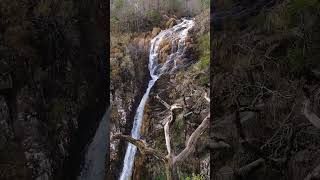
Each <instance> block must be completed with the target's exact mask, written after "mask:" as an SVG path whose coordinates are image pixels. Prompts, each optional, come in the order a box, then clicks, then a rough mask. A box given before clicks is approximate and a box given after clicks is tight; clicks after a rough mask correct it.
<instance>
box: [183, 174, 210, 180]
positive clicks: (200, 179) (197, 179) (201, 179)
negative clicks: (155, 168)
mask: <svg viewBox="0 0 320 180" xmlns="http://www.w3.org/2000/svg"><path fill="white" fill-rule="evenodd" d="M180 180H205V176H204V175H203V174H195V173H192V175H191V177H189V176H186V177H184V178H180Z"/></svg>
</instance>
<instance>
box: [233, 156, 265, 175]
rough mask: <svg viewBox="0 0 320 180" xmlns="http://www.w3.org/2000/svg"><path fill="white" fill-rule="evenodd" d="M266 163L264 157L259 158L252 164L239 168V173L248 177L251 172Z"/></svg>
mask: <svg viewBox="0 0 320 180" xmlns="http://www.w3.org/2000/svg"><path fill="white" fill-rule="evenodd" d="M264 163H265V161H264V159H262V158H260V159H257V160H255V161H253V162H251V163H250V164H247V165H245V166H243V167H241V168H240V169H239V170H238V175H239V176H241V177H246V176H248V174H249V173H251V172H252V171H254V170H256V169H257V168H259V167H260V166H262V165H263V164H264Z"/></svg>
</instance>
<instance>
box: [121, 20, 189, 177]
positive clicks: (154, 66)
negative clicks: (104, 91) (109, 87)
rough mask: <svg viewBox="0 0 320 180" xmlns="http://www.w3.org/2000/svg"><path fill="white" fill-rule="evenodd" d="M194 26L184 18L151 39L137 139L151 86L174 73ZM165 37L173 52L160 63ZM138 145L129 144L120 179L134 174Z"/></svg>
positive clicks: (135, 129)
mask: <svg viewBox="0 0 320 180" xmlns="http://www.w3.org/2000/svg"><path fill="white" fill-rule="evenodd" d="M193 26H194V21H193V20H187V19H182V22H181V23H179V24H177V25H175V26H173V27H172V28H169V29H166V30H163V31H161V32H160V33H159V34H158V35H157V36H156V37H154V38H153V39H152V40H151V47H150V53H149V65H148V68H149V72H150V76H151V80H150V81H149V83H148V88H147V90H146V92H145V93H144V95H143V97H142V99H141V101H140V104H139V106H138V108H137V110H136V114H135V116H134V123H133V128H132V131H131V137H133V138H135V139H139V138H140V128H141V124H142V118H143V112H144V106H145V104H146V101H147V100H148V97H149V93H150V90H151V88H152V87H153V86H154V84H155V82H156V81H157V80H158V79H159V77H160V76H161V75H162V74H165V73H172V72H174V71H175V70H176V69H177V68H178V65H177V62H176V60H177V59H179V58H182V56H183V55H184V53H185V49H186V48H185V39H186V37H187V35H188V32H189V30H190V29H191V28H192V27H193ZM164 39H170V40H171V43H172V48H171V54H170V55H169V56H168V59H167V60H166V62H165V63H163V64H159V63H158V58H159V51H160V44H161V42H162V41H163V40H164ZM177 40H178V46H176V45H175V42H176V41H177ZM136 151H137V147H136V146H134V145H132V144H131V143H129V144H128V147H127V151H126V154H125V158H124V162H123V169H122V172H121V175H120V180H128V179H130V178H131V176H132V167H133V162H134V158H135V154H136Z"/></svg>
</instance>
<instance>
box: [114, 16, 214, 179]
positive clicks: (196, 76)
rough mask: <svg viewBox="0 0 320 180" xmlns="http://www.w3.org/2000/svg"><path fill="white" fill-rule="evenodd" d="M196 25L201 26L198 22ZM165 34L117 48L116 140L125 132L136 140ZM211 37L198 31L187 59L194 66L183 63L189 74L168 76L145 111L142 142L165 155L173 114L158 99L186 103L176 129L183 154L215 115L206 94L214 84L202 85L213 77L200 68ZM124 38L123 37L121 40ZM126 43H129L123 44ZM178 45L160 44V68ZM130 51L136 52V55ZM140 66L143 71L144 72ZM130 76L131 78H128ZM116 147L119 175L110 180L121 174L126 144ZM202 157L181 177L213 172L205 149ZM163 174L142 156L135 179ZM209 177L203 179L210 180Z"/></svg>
mask: <svg viewBox="0 0 320 180" xmlns="http://www.w3.org/2000/svg"><path fill="white" fill-rule="evenodd" d="M207 20H208V19H207ZM176 21H178V20H177V19H175V18H168V19H166V20H165V21H164V23H163V26H160V27H161V28H163V29H165V28H169V27H172V26H173V25H174V24H176ZM207 22H209V21H207ZM196 23H200V22H198V21H197V22H196ZM160 30H161V29H160V28H153V30H152V31H150V32H148V33H143V34H140V35H135V36H132V37H129V38H125V41H124V40H122V39H121V40H119V42H116V41H115V43H114V44H113V45H112V48H113V49H111V51H112V52H113V55H112V56H111V64H112V76H111V78H112V85H113V88H114V90H113V91H112V92H113V93H112V96H113V110H114V111H113V114H112V119H113V121H112V123H113V125H112V126H113V128H112V129H111V134H114V133H119V132H121V133H124V134H130V132H131V128H132V122H133V116H134V114H135V110H136V106H137V105H138V103H139V102H140V100H141V97H142V95H143V93H144V92H145V88H146V85H147V82H148V78H149V76H150V75H149V71H148V68H147V65H148V54H149V46H150V39H151V38H153V37H155V36H156V35H157V34H158V33H159V32H160ZM205 33H208V30H203V31H202V32H200V31H199V30H198V29H196V30H195V31H193V32H192V35H191V36H190V37H188V38H187V40H186V43H187V45H186V46H187V51H186V56H185V58H187V59H188V61H184V60H181V61H180V62H181V63H185V62H191V63H189V64H185V65H186V66H185V68H182V69H180V70H179V72H178V73H177V74H172V75H163V76H162V77H161V78H160V79H159V80H158V81H157V82H156V85H155V86H154V87H153V89H152V90H151V94H150V97H149V100H148V102H147V104H146V107H145V112H144V119H143V124H142V128H141V135H142V139H144V140H146V141H147V143H148V144H149V145H150V146H152V147H154V148H156V149H159V150H161V151H164V152H165V143H164V134H163V125H164V120H165V118H166V115H168V114H166V108H165V107H164V106H163V105H162V104H161V103H160V102H159V100H158V99H157V98H156V96H160V97H161V98H163V99H164V100H165V101H166V102H167V103H169V104H174V103H180V104H182V105H183V106H184V110H183V111H181V112H180V113H179V115H178V119H177V120H176V121H177V122H176V126H174V127H172V129H173V133H174V139H173V144H174V145H173V146H174V147H175V151H177V152H179V151H181V149H182V148H183V147H184V143H185V140H186V139H187V138H188V136H190V134H191V133H192V132H193V130H194V129H195V128H196V127H197V125H198V124H199V123H201V120H202V119H203V118H204V116H205V115H207V113H208V112H209V105H208V104H207V103H206V101H205V100H204V99H202V98H203V93H204V92H207V91H208V86H206V85H208V84H206V83H203V82H202V81H201V80H202V78H203V77H206V76H207V77H208V74H207V73H208V70H209V69H208V68H206V69H199V68H198V64H197V63H196V62H197V56H198V54H197V50H196V49H197V48H196V46H197V44H196V43H197V39H198V38H199V36H201V35H203V34H205ZM114 36H116V35H114ZM117 36H118V35H117ZM120 38H121V37H118V39H120ZM122 38H124V36H122ZM120 42H125V43H124V44H122V43H120ZM176 43H177V42H173V43H172V42H171V41H170V40H167V41H166V40H164V41H163V42H162V43H161V44H160V51H159V52H160V53H159V62H158V63H160V64H161V63H164V62H165V61H166V60H167V57H168V55H169V54H170V51H171V48H172V46H175V45H177V44H176ZM133 47H134V48H133ZM130 48H131V49H134V50H135V51H130ZM134 55H138V57H139V58H135V57H137V56H134ZM178 62H179V61H178ZM137 64H139V65H140V66H139V67H138V68H137ZM114 66H115V67H114ZM125 72H126V73H127V74H124V73H125ZM139 72H140V73H139ZM131 77H134V78H131ZM146 77H147V78H146ZM204 138H205V137H204ZM111 147H112V148H111V161H112V164H111V168H112V169H113V170H112V171H111V172H113V173H114V174H112V177H110V178H111V179H116V177H117V176H119V174H120V173H121V172H120V171H121V169H122V162H123V156H124V153H125V150H126V143H125V142H122V141H118V140H116V141H112V142H111ZM200 151H201V152H200ZM200 151H199V152H197V153H196V154H197V155H196V157H194V158H191V159H192V162H194V163H196V164H197V166H192V165H189V166H188V165H186V166H182V167H181V168H182V169H181V170H179V171H178V172H179V173H180V174H179V175H180V177H184V176H186V175H190V174H192V172H194V173H197V174H199V173H200V166H208V163H207V161H208V159H209V156H208V152H205V151H203V149H202V150H200ZM188 164H189V163H188ZM162 168H164V167H162V165H161V164H160V163H159V162H158V161H157V160H156V159H155V158H153V157H144V156H141V155H140V154H139V153H138V154H137V156H136V160H135V169H134V175H133V178H134V179H141V178H146V179H150V178H151V179H152V178H156V177H159V178H160V177H161V176H163V175H164V174H162V173H163V172H164V170H163V171H161V169H162ZM206 169H208V168H206ZM208 172H209V171H207V172H203V173H204V174H208Z"/></svg>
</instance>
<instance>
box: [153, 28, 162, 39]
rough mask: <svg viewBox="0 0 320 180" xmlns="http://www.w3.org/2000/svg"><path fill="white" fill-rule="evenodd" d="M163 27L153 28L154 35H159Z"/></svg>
mask: <svg viewBox="0 0 320 180" xmlns="http://www.w3.org/2000/svg"><path fill="white" fill-rule="evenodd" d="M160 31H161V29H160V28H158V27H155V28H153V29H152V37H155V36H156V35H158V34H159V33H160Z"/></svg>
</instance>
